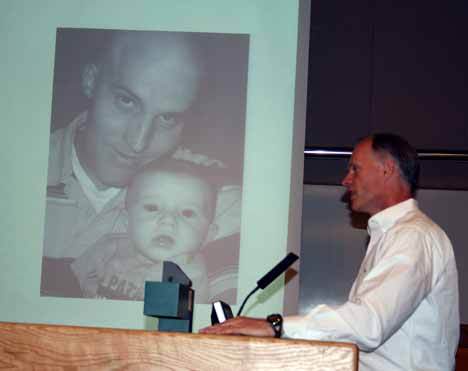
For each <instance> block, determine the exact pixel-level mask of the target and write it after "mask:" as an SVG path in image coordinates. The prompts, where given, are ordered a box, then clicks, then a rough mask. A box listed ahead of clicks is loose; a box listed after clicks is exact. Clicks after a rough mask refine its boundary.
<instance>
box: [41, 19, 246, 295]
mask: <svg viewBox="0 0 468 371" xmlns="http://www.w3.org/2000/svg"><path fill="white" fill-rule="evenodd" d="M248 55H249V36H248V35H246V34H219V33H193V32H190V33H189V32H167V31H135V30H100V29H78V28H59V29H57V32H56V44H55V60H54V82H53V96H52V114H51V126H50V147H49V164H48V179H47V200H46V215H45V226H44V243H43V258H42V275H41V288H40V294H41V296H53V297H64V298H90V299H110V300H139V301H141V300H143V299H144V283H145V281H161V280H162V278H163V273H164V272H163V270H164V269H163V267H164V262H172V263H175V264H177V265H178V266H179V268H180V269H181V270H182V272H183V273H184V274H185V275H186V276H187V277H188V278H189V279H190V280H191V282H192V287H193V289H194V290H195V303H200V304H204V303H211V302H213V301H215V300H223V301H225V302H227V303H229V304H235V303H236V297H237V285H238V279H237V272H238V263H239V248H240V223H241V209H242V208H241V199H242V173H243V162H244V138H245V112H246V95H247V72H248Z"/></svg>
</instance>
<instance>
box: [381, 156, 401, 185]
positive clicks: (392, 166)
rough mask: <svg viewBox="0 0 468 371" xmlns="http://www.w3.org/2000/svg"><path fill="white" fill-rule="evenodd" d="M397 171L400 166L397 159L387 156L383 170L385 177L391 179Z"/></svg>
mask: <svg viewBox="0 0 468 371" xmlns="http://www.w3.org/2000/svg"><path fill="white" fill-rule="evenodd" d="M397 171H398V168H397V164H396V163H395V160H393V159H392V158H390V157H388V156H387V157H386V158H385V159H384V161H383V172H384V177H385V179H386V180H388V179H391V178H392V177H393V176H394V175H395V173H396V172H397Z"/></svg>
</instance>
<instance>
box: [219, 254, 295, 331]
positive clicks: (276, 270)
mask: <svg viewBox="0 0 468 371" xmlns="http://www.w3.org/2000/svg"><path fill="white" fill-rule="evenodd" d="M297 259H299V257H298V256H297V255H296V254H294V253H292V252H290V253H289V254H288V255H286V257H285V258H284V259H283V260H281V261H280V262H279V263H278V264H276V265H275V266H274V267H273V268H272V269H271V270H270V271H269V272H268V273H267V274H265V275H264V276H263V277H262V278H260V279H259V280H258V281H257V287H255V288H254V289H253V290H252V291H251V292H250V293H249V294H248V295H247V297H246V298H245V299H244V301H243V302H242V305H241V307H240V308H239V311H238V312H237V315H236V316H240V314H241V312H242V309H244V306H245V303H247V300H248V299H249V298H250V297H251V296H252V295H253V294H254V293H255V292H256V291H257V290H258V289H262V290H263V289H265V288H266V287H267V286H268V285H269V284H270V283H272V282H273V281H274V280H275V279H276V278H277V277H278V276H279V275H280V274H282V273H283V272H285V271H286V270H287V269H288V268H289V267H290V266H291V265H292V264H293V263H294V262H295V261H296V260H297ZM218 313H219V316H218ZM229 318H232V311H231V308H230V307H229V305H227V304H226V303H224V302H221V301H218V302H215V303H213V308H212V312H211V324H215V323H222V322H224V321H225V320H226V319H229Z"/></svg>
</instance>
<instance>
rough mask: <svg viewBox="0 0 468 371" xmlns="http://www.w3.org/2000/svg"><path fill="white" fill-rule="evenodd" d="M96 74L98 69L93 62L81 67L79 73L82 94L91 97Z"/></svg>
mask: <svg viewBox="0 0 468 371" xmlns="http://www.w3.org/2000/svg"><path fill="white" fill-rule="evenodd" d="M98 74H99V69H98V68H97V66H96V65H95V64H87V65H86V66H85V67H84V68H83V72H82V74H81V89H82V90H83V94H84V95H85V96H86V97H88V98H92V97H93V95H94V88H95V87H96V81H97V78H98Z"/></svg>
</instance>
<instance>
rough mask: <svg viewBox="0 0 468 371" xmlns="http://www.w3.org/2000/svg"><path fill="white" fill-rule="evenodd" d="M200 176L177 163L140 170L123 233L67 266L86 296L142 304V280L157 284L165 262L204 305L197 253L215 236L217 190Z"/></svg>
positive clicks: (204, 274) (192, 168)
mask: <svg viewBox="0 0 468 371" xmlns="http://www.w3.org/2000/svg"><path fill="white" fill-rule="evenodd" d="M203 172H207V168H206V167H205V166H202V165H197V164H194V163H191V162H189V161H186V160H176V159H170V160H167V161H166V162H164V163H163V164H162V163H161V161H158V162H157V163H150V164H148V165H146V166H145V167H144V168H142V170H141V171H140V172H139V173H138V174H137V175H136V176H135V177H134V179H133V180H132V182H131V184H130V185H129V187H128V189H127V195H126V204H125V207H126V211H127V212H128V216H129V224H128V231H127V233H119V234H109V235H107V236H105V237H103V238H102V239H101V240H100V241H98V242H97V244H96V245H95V246H93V247H91V248H89V249H88V250H87V251H86V252H85V253H84V254H83V255H82V256H80V257H78V258H77V259H76V260H75V261H74V262H73V263H72V265H71V268H72V271H73V272H74V274H75V275H76V277H77V278H78V281H79V284H80V287H81V290H82V291H83V296H84V297H93V298H107V299H119V300H143V296H144V284H145V281H161V279H162V269H163V262H164V261H171V262H173V263H176V264H177V265H178V266H179V267H180V268H181V269H182V271H183V272H184V273H185V274H186V275H187V276H188V277H189V278H190V280H191V281H192V287H193V289H194V290H195V302H196V303H206V302H207V300H208V295H209V294H208V277H207V270H206V266H205V262H204V259H203V256H202V254H201V251H200V250H201V247H202V246H203V245H204V244H206V243H207V242H209V241H211V240H212V239H213V238H214V237H215V235H216V233H217V226H216V224H215V223H214V222H213V219H214V211H215V206H216V196H217V187H216V186H214V185H213V184H212V183H211V182H209V181H208V177H205V176H203V175H202V174H203ZM123 212H125V211H124V210H123Z"/></svg>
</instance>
